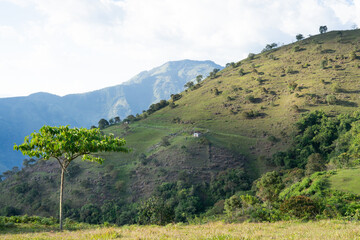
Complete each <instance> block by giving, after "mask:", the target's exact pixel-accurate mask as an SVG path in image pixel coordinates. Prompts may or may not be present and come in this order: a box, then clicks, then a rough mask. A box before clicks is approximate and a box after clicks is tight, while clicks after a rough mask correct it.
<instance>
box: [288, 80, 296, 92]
mask: <svg viewBox="0 0 360 240" xmlns="http://www.w3.org/2000/svg"><path fill="white" fill-rule="evenodd" d="M297 86H298V84H297V83H296V82H294V81H291V82H289V83H288V87H289V89H290V90H292V91H294V90H295V89H296V87H297Z"/></svg>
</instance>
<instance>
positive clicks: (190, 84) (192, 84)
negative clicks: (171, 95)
mask: <svg viewBox="0 0 360 240" xmlns="http://www.w3.org/2000/svg"><path fill="white" fill-rule="evenodd" d="M193 86H194V83H193V82H192V81H190V82H187V83H186V84H185V85H184V87H185V88H192V87H193Z"/></svg>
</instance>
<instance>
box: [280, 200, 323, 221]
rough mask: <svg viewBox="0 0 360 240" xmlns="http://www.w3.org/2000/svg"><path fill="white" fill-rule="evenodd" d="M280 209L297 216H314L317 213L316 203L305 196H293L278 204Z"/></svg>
mask: <svg viewBox="0 0 360 240" xmlns="http://www.w3.org/2000/svg"><path fill="white" fill-rule="evenodd" d="M280 211H282V212H285V213H288V214H290V215H291V216H294V217H297V218H307V219H308V218H314V217H315V216H316V214H318V213H319V208H318V204H316V203H315V202H314V201H313V200H311V198H309V197H306V196H294V197H291V198H289V199H288V200H285V201H284V202H283V203H282V204H281V205H280Z"/></svg>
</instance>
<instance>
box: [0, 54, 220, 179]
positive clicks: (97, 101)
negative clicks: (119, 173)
mask: <svg viewBox="0 0 360 240" xmlns="http://www.w3.org/2000/svg"><path fill="white" fill-rule="evenodd" d="M214 68H222V67H221V66H219V65H217V64H215V63H214V62H211V61H192V60H182V61H174V62H168V63H165V64H163V65H162V66H160V67H157V68H154V69H152V70H150V71H144V72H141V73H140V74H138V75H136V76H135V77H133V78H132V79H130V80H129V81H127V82H125V83H123V84H120V85H117V86H113V87H107V88H104V89H100V90H96V91H92V92H88V93H82V94H70V95H66V96H63V97H60V96H57V95H54V94H50V93H44V92H39V93H35V94H31V95H29V96H27V97H12V98H0V124H1V125H0V134H1V135H0V144H1V145H0V172H2V171H5V170H6V169H9V168H11V167H13V166H15V165H17V166H19V165H20V164H21V162H22V159H23V158H24V157H22V155H21V154H20V153H17V152H14V151H13V150H12V147H13V144H14V143H15V142H16V143H20V142H22V141H23V139H24V137H25V136H26V135H29V134H30V133H31V132H33V131H35V130H38V129H39V128H41V127H42V126H43V125H71V126H77V127H90V126H91V125H97V122H98V120H100V119H101V118H105V119H109V118H112V117H115V116H120V117H121V118H124V117H126V116H128V115H129V114H136V113H141V111H142V110H146V109H147V108H148V107H149V105H150V104H152V103H154V102H158V101H159V100H161V99H168V98H169V97H170V94H172V93H178V92H180V91H182V90H183V88H184V87H183V86H184V84H185V83H186V82H188V81H190V80H193V79H194V78H195V77H196V76H197V75H199V74H202V75H204V76H207V75H208V73H209V72H211V71H212V70H213V69H214Z"/></svg>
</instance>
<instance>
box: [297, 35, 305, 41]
mask: <svg viewBox="0 0 360 240" xmlns="http://www.w3.org/2000/svg"><path fill="white" fill-rule="evenodd" d="M302 39H304V36H303V35H302V34H298V35H296V40H297V41H300V40H302Z"/></svg>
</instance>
